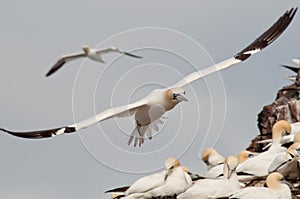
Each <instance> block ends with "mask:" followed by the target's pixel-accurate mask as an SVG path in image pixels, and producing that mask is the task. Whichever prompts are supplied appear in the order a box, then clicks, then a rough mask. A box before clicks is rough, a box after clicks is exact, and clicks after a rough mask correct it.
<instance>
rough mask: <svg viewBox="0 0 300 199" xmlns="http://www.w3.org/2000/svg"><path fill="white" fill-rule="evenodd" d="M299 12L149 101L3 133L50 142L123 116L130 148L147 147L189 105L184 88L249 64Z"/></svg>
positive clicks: (292, 12) (149, 97)
mask: <svg viewBox="0 0 300 199" xmlns="http://www.w3.org/2000/svg"><path fill="white" fill-rule="evenodd" d="M297 9H298V8H291V9H290V10H288V11H286V12H285V13H284V14H283V15H282V16H281V17H280V18H279V19H278V20H277V21H276V22H275V23H274V24H273V25H272V26H271V27H270V28H269V29H268V30H267V31H265V32H264V33H263V34H262V35H260V36H259V37H258V38H256V39H255V40H254V41H253V42H252V43H251V44H250V45H248V46H247V47H246V48H244V49H243V50H242V51H240V52H238V53H237V54H236V55H234V56H233V57H231V58H229V59H226V60H224V61H222V62H220V63H218V64H215V65H212V66H210V67H208V68H206V69H203V70H200V71H196V72H193V73H191V74H189V75H187V76H186V77H184V78H183V79H182V80H180V81H179V82H177V83H175V84H174V85H172V86H170V87H168V88H165V89H155V90H153V91H152V92H150V93H149V94H148V95H147V96H146V97H144V98H142V99H140V100H138V101H136V102H134V103H131V104H127V105H123V106H119V107H115V108H109V109H106V110H104V111H102V112H100V113H99V114H97V115H94V116H92V117H90V118H88V119H85V120H83V121H80V122H78V123H75V124H71V125H67V126H63V127H59V128H52V129H47V130H38V131H29V132H15V131H10V130H7V129H4V128H1V129H0V130H2V131H4V132H7V133H9V134H11V135H14V136H18V137H23V138H47V137H53V136H56V135H61V134H64V133H73V132H77V131H79V130H81V129H84V128H87V127H89V126H91V125H93V124H95V123H97V122H100V121H103V120H106V119H109V118H112V117H120V116H124V115H126V116H129V115H134V117H135V123H136V126H135V128H134V130H133V131H132V133H131V135H130V138H129V140H128V145H130V143H132V141H133V140H134V146H136V145H137V144H138V145H139V146H141V145H142V143H144V136H145V134H146V131H147V129H148V128H153V127H152V126H151V125H152V124H153V123H154V122H156V121H160V118H161V116H163V114H164V113H165V112H167V111H169V110H171V109H173V108H174V107H175V106H176V105H177V104H178V103H180V102H182V101H187V99H186V98H185V97H184V95H185V90H184V89H183V88H182V87H184V86H186V85H188V84H190V83H192V82H193V81H195V80H198V79H200V78H203V77H205V76H207V75H209V74H212V73H215V72H217V71H221V70H224V69H226V68H229V67H231V66H233V65H235V64H238V63H241V62H242V61H245V60H246V59H248V58H249V57H251V56H252V55H254V54H256V53H258V52H260V51H261V50H262V49H264V48H265V47H267V46H268V45H269V44H271V43H272V42H273V41H275V40H276V39H277V38H278V37H279V36H280V35H281V33H283V32H284V30H285V29H286V28H287V27H288V25H289V24H290V22H291V21H292V19H293V18H294V16H295V14H296V12H297ZM147 136H148V138H149V139H151V138H152V135H151V133H147Z"/></svg>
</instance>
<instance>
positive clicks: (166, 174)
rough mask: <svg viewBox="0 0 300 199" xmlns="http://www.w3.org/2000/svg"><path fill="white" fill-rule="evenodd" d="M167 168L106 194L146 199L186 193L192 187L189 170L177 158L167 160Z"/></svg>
mask: <svg viewBox="0 0 300 199" xmlns="http://www.w3.org/2000/svg"><path fill="white" fill-rule="evenodd" d="M165 168H166V170H165V171H162V172H160V173H156V174H153V175H149V176H145V177H142V178H140V179H138V180H137V181H136V182H134V183H133V184H132V185H131V186H129V187H128V186H127V187H126V186H125V187H121V188H116V189H112V190H109V191H106V192H105V193H109V192H110V193H117V194H116V195H118V196H117V197H118V198H120V197H121V198H127V199H128V198H144V197H145V194H147V195H161V194H162V195H170V196H171V195H174V194H179V193H181V192H183V191H185V190H186V189H187V188H188V187H189V186H191V185H192V179H191V177H190V175H189V170H188V169H187V168H186V167H184V166H181V165H180V162H179V161H178V160H177V159H176V158H167V159H166V161H165ZM177 187H178V188H177ZM122 192H123V193H122Z"/></svg>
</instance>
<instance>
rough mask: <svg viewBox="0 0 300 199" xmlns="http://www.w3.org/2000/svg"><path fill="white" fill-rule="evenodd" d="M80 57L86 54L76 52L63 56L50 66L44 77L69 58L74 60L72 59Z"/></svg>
mask: <svg viewBox="0 0 300 199" xmlns="http://www.w3.org/2000/svg"><path fill="white" fill-rule="evenodd" d="M81 57H86V54H85V53H77V54H71V55H65V56H63V57H62V58H60V59H59V60H58V61H57V62H56V63H55V64H54V66H52V68H51V69H50V70H49V72H48V73H47V74H46V77H48V76H50V75H52V74H53V73H54V72H56V71H57V70H58V69H60V68H61V67H62V66H63V65H64V64H65V63H67V62H69V61H71V60H74V59H78V58H81Z"/></svg>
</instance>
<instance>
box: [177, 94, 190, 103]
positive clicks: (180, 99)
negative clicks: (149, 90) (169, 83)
mask: <svg viewBox="0 0 300 199" xmlns="http://www.w3.org/2000/svg"><path fill="white" fill-rule="evenodd" d="M175 99H176V100H177V101H179V102H182V101H186V102H187V101H188V100H187V99H186V98H185V97H184V96H183V95H181V94H177V95H176V97H175Z"/></svg>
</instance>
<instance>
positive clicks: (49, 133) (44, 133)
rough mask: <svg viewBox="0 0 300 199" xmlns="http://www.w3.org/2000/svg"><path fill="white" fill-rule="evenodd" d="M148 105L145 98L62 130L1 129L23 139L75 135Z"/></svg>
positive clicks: (111, 109) (108, 110)
mask: <svg viewBox="0 0 300 199" xmlns="http://www.w3.org/2000/svg"><path fill="white" fill-rule="evenodd" d="M147 103H148V99H147V98H143V99H141V100H139V101H137V102H135V103H132V104H128V105H123V106H119V107H116V108H110V109H107V110H105V111H102V112H101V113H99V114H97V115H95V116H93V117H90V118H88V119H86V120H83V121H81V122H78V123H75V124H72V125H69V126H65V127H60V128H53V129H47V130H38V131H29V132H15V131H10V130H7V129H4V128H0V130H1V131H4V132H6V133H9V134H11V135H13V136H17V137H22V138H32V139H33V138H47V137H54V136H56V135H61V134H64V133H73V132H76V131H79V130H80V129H84V128H87V127H89V126H91V125H93V124H95V123H97V122H100V121H103V120H106V119H109V118H112V117H119V116H124V115H125V114H126V113H129V114H128V115H131V113H133V112H135V110H136V109H138V108H139V107H141V106H144V105H146V104H147Z"/></svg>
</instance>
